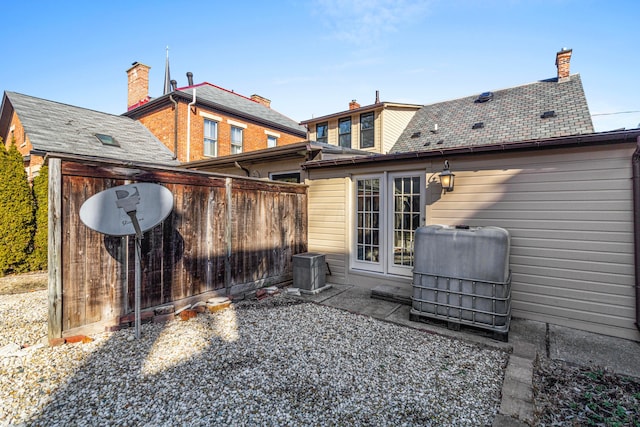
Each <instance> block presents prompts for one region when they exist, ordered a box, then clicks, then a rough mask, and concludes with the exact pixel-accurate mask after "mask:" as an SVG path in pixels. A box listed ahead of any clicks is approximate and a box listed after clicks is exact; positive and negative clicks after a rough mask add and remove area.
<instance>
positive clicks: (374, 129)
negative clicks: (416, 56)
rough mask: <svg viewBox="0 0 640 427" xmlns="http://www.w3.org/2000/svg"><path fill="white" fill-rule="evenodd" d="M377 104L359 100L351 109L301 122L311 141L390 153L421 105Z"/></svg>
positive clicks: (376, 100) (351, 103) (377, 95)
mask: <svg viewBox="0 0 640 427" xmlns="http://www.w3.org/2000/svg"><path fill="white" fill-rule="evenodd" d="M379 98H380V96H379V92H377V91H376V99H375V102H374V103H373V104H371V105H366V106H364V107H363V106H361V105H360V104H359V103H358V102H357V101H356V100H353V101H351V102H350V103H349V109H348V110H346V111H341V112H338V113H334V114H329V115H325V116H322V117H317V118H314V119H310V120H305V121H303V122H301V124H302V125H305V126H306V127H307V129H308V132H307V139H309V140H311V141H318V142H323V143H327V144H330V145H337V146H339V147H344V148H353V149H358V150H363V151H368V152H370V153H377V154H385V153H388V152H389V151H390V150H391V148H392V147H393V145H394V144H395V142H396V140H397V139H398V137H399V136H400V134H401V133H402V131H403V130H404V129H405V127H406V126H407V124H408V123H409V121H410V120H411V119H412V117H413V116H414V114H416V111H418V110H419V109H420V107H421V105H415V104H401V103H394V102H380V99H379Z"/></svg>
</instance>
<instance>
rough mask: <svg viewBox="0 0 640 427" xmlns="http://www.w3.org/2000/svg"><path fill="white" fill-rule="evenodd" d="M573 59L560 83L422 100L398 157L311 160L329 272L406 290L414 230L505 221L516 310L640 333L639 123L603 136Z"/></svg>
mask: <svg viewBox="0 0 640 427" xmlns="http://www.w3.org/2000/svg"><path fill="white" fill-rule="evenodd" d="M570 53H571V51H565V50H563V51H561V52H558V54H557V57H556V65H557V66H558V75H557V77H555V78H553V79H546V80H542V81H540V82H535V83H532V84H528V85H524V86H520V87H516V88H511V89H505V90H499V91H494V92H493V93H481V94H478V95H474V96H472V97H467V98H462V99H458V100H453V101H448V102H447V103H438V104H433V105H427V106H425V107H423V108H422V109H420V110H419V111H418V112H416V114H415V115H414V117H413V119H412V120H411V121H410V123H409V124H408V125H407V128H406V129H405V130H404V131H403V132H402V134H401V135H400V137H399V139H398V141H397V142H396V143H395V145H394V147H393V148H392V149H391V153H390V154H387V155H375V156H367V157H358V158H351V159H333V160H320V161H310V162H307V163H305V164H304V165H303V169H304V171H305V173H306V176H307V179H306V181H305V182H306V184H307V185H308V186H309V193H308V194H309V207H308V212H309V251H310V252H317V253H324V254H326V259H327V262H328V264H329V265H330V270H331V276H330V278H328V280H329V281H331V282H333V283H344V284H353V285H358V286H364V287H367V288H370V289H371V290H372V292H373V293H375V294H377V295H382V296H386V297H393V296H398V295H399V296H404V297H408V296H410V295H411V290H412V267H413V264H414V260H415V257H416V256H424V254H414V253H413V241H414V234H415V230H416V228H417V227H419V226H422V225H431V224H443V225H460V224H464V225H467V226H471V227H477V226H478V227H482V226H497V227H502V228H505V229H507V230H508V231H509V233H510V236H511V255H510V268H511V274H512V279H511V292H512V294H511V295H512V314H513V316H515V317H519V318H525V319H531V320H538V321H544V322H548V323H550V324H557V325H562V326H567V327H571V328H576V329H582V330H586V331H591V332H596V333H602V334H607V335H611V336H616V337H622V338H627V339H632V340H636V341H640V332H639V331H638V328H637V326H636V325H637V324H638V321H639V319H638V317H637V311H636V309H637V308H638V307H639V305H638V304H637V303H636V300H635V296H636V291H635V288H636V286H637V285H638V283H637V282H638V278H637V274H636V270H635V265H640V261H639V260H638V259H637V258H638V252H639V251H638V249H637V248H636V247H635V243H634V240H635V239H634V236H636V226H637V225H636V224H634V218H636V217H637V216H638V209H640V208H638V206H640V194H639V191H640V190H638V189H640V164H639V161H640V160H639V159H640V150H639V149H638V145H639V144H640V139H639V138H640V129H636V130H628V131H614V132H603V133H594V132H593V127H592V125H591V121H590V119H589V113H588V108H587V104H586V100H585V98H584V93H583V90H582V86H581V82H580V78H579V75H570V74H569V69H568V65H569V61H568V59H569V58H570ZM435 125H437V127H436V126H435ZM632 160H633V162H632ZM445 161H448V163H449V165H450V170H451V172H452V173H453V174H454V175H455V186H454V189H453V191H444V190H443V187H442V185H441V181H440V180H441V178H440V174H441V173H442V171H443V166H444V164H445ZM632 163H633V166H632ZM453 261H454V262H455V260H453Z"/></svg>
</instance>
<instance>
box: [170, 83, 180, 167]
mask: <svg viewBox="0 0 640 427" xmlns="http://www.w3.org/2000/svg"><path fill="white" fill-rule="evenodd" d="M169 100H170V101H171V102H173V108H174V109H175V111H174V112H173V160H176V159H177V158H178V102H177V101H176V100H175V99H173V94H171V95H169Z"/></svg>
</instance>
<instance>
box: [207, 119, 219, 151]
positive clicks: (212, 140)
mask: <svg viewBox="0 0 640 427" xmlns="http://www.w3.org/2000/svg"><path fill="white" fill-rule="evenodd" d="M204 155H205V156H210V157H217V156H218V122H216V121H213V120H209V119H204Z"/></svg>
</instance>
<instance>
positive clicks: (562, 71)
mask: <svg viewBox="0 0 640 427" xmlns="http://www.w3.org/2000/svg"><path fill="white" fill-rule="evenodd" d="M571 52H572V49H567V48H566V47H563V48H562V50H561V51H560V52H558V53H556V67H557V68H558V83H562V82H566V81H568V80H569V63H570V62H571Z"/></svg>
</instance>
